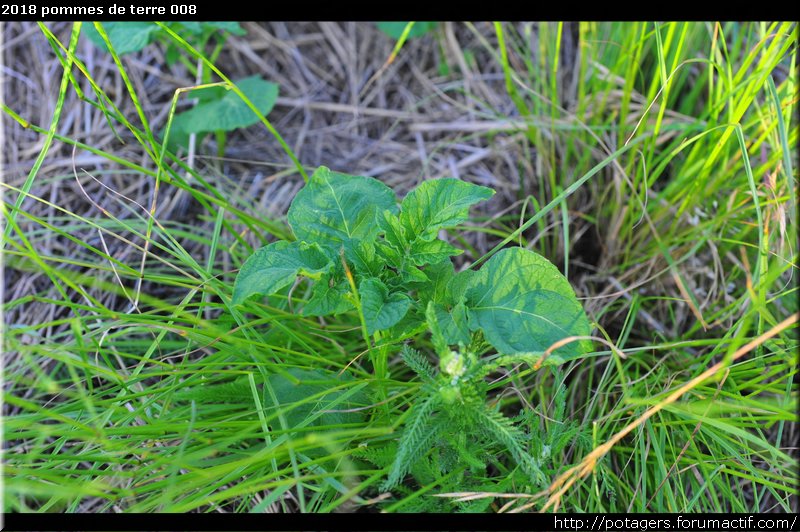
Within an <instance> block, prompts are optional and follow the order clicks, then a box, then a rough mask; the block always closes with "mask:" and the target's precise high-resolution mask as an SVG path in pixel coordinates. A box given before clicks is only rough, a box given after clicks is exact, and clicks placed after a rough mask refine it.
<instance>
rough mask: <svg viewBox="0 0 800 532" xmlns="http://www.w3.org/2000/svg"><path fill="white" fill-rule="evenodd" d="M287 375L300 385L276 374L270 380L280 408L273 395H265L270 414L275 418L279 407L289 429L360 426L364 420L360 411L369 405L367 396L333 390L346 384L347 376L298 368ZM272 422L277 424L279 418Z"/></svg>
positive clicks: (360, 393)
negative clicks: (344, 425) (274, 414)
mask: <svg viewBox="0 0 800 532" xmlns="http://www.w3.org/2000/svg"><path fill="white" fill-rule="evenodd" d="M287 373H289V374H290V375H291V376H292V377H294V378H295V379H297V380H298V381H299V382H295V381H292V380H290V379H289V378H287V377H285V376H283V375H280V374H277V373H276V374H273V375H270V376H269V377H268V378H269V384H270V386H271V387H272V391H273V392H274V393H275V397H276V398H277V399H278V405H275V404H274V403H273V401H272V399H271V396H270V394H268V393H265V394H264V402H265V406H266V407H267V413H268V415H272V414H273V412H274V411H275V409H276V407H277V408H280V409H281V410H282V411H283V415H284V419H285V420H286V424H287V425H288V427H287V428H289V429H294V428H298V427H301V426H304V425H308V426H317V427H318V426H325V425H341V424H345V423H358V422H360V421H362V420H363V419H364V414H363V413H362V412H361V411H360V410H357V409H358V408H360V407H363V406H365V405H366V404H368V401H367V397H366V395H365V394H364V393H363V392H361V390H354V389H353V388H350V389H333V390H332V389H331V388H335V387H338V386H341V385H342V384H343V383H346V382H347V381H348V379H347V378H346V377H344V376H342V377H339V376H337V375H336V374H333V373H329V372H322V371H319V370H305V369H299V368H289V369H288V370H287ZM309 398H312V399H311V400H309ZM347 410H352V411H351V412H347ZM308 420H311V421H310V422H309V421H308ZM272 423H274V424H275V425H277V424H278V420H277V417H276V418H274V421H273V422H272ZM276 428H277V427H276Z"/></svg>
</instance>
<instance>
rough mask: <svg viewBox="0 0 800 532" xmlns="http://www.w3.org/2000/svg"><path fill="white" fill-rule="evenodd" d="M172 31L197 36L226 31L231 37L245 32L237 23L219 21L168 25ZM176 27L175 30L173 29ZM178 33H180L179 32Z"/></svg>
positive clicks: (188, 21)
mask: <svg viewBox="0 0 800 532" xmlns="http://www.w3.org/2000/svg"><path fill="white" fill-rule="evenodd" d="M168 25H169V26H170V27H171V28H172V29H180V30H183V31H186V32H189V33H194V34H195V35H199V34H201V33H203V31H213V30H220V31H227V32H229V33H231V34H232V35H244V34H246V33H247V32H246V31H245V30H244V28H242V26H240V25H239V23H238V22H232V21H221V22H197V21H193V20H187V21H179V22H174V23H172V24H168ZM175 26H177V28H175ZM179 33H180V32H179Z"/></svg>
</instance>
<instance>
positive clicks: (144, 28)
mask: <svg viewBox="0 0 800 532" xmlns="http://www.w3.org/2000/svg"><path fill="white" fill-rule="evenodd" d="M81 28H82V31H84V32H85V35H86V37H88V38H89V40H90V41H92V43H93V44H94V45H95V46H97V47H98V48H100V49H101V50H104V51H106V52H108V47H107V46H106V42H105V41H104V40H103V38H102V37H101V36H100V33H99V32H98V31H97V30H96V29H95V27H94V24H92V23H91V22H86V23H84V24H83V26H82V27H81ZM103 29H104V30H105V31H106V35H108V40H109V41H111V46H113V47H114V51H115V52H117V55H124V54H130V53H133V52H138V51H139V50H142V49H143V48H144V47H145V46H147V45H148V44H150V43H151V42H152V41H153V39H155V38H156V36H157V35H158V34H159V32H161V28H159V27H158V26H157V25H156V24H154V23H153V22H104V23H103Z"/></svg>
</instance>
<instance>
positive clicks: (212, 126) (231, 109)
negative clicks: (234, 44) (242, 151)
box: [180, 76, 278, 133]
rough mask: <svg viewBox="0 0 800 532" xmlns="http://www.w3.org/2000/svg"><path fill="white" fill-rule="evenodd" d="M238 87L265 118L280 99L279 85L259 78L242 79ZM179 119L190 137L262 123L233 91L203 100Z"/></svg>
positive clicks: (237, 84)
mask: <svg viewBox="0 0 800 532" xmlns="http://www.w3.org/2000/svg"><path fill="white" fill-rule="evenodd" d="M235 83H236V86H238V87H239V89H240V90H241V91H242V92H243V93H244V95H245V96H247V98H248V99H249V100H250V101H251V102H253V105H255V107H256V109H258V111H259V112H260V113H261V114H263V115H266V114H268V113H269V112H270V111H271V110H272V107H273V106H274V105H275V100H277V98H278V85H277V84H275V83H270V82H269V81H264V80H263V79H261V77H259V76H251V77H249V78H244V79H240V80H239V81H236V82H235ZM215 93H216V94H220V93H219V92H218V91H217V92H209V93H208V94H215ZM180 116H183V117H184V118H183V120H185V122H184V126H183V127H184V129H185V130H186V131H187V132H189V133H204V132H207V131H233V130H234V129H238V128H240V127H247V126H252V125H253V124H255V123H257V122H258V120H259V118H258V115H256V114H255V113H254V112H253V110H252V109H250V107H248V105H247V104H246V103H244V100H242V99H241V98H240V97H239V95H238V94H236V93H235V92H233V91H232V90H228V91H225V93H224V94H223V95H222V97H221V98H214V99H204V100H201V101H200V102H199V103H198V104H197V105H195V106H194V107H193V108H191V109H189V110H188V111H184V112H182V113H180Z"/></svg>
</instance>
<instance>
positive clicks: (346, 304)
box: [302, 274, 354, 316]
mask: <svg viewBox="0 0 800 532" xmlns="http://www.w3.org/2000/svg"><path fill="white" fill-rule="evenodd" d="M349 290H350V287H349V285H348V284H347V281H345V280H344V279H338V280H337V279H336V278H335V277H333V276H332V275H331V274H326V275H323V276H322V278H321V279H320V280H319V281H318V282H317V283H316V284H314V288H312V289H311V299H309V300H308V302H307V303H306V305H305V306H304V307H303V311H302V314H303V316H330V315H334V314H341V313H342V312H347V311H348V310H350V309H352V308H354V305H353V303H352V301H351V300H350V298H349V297H348V295H349V293H350V292H349Z"/></svg>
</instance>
